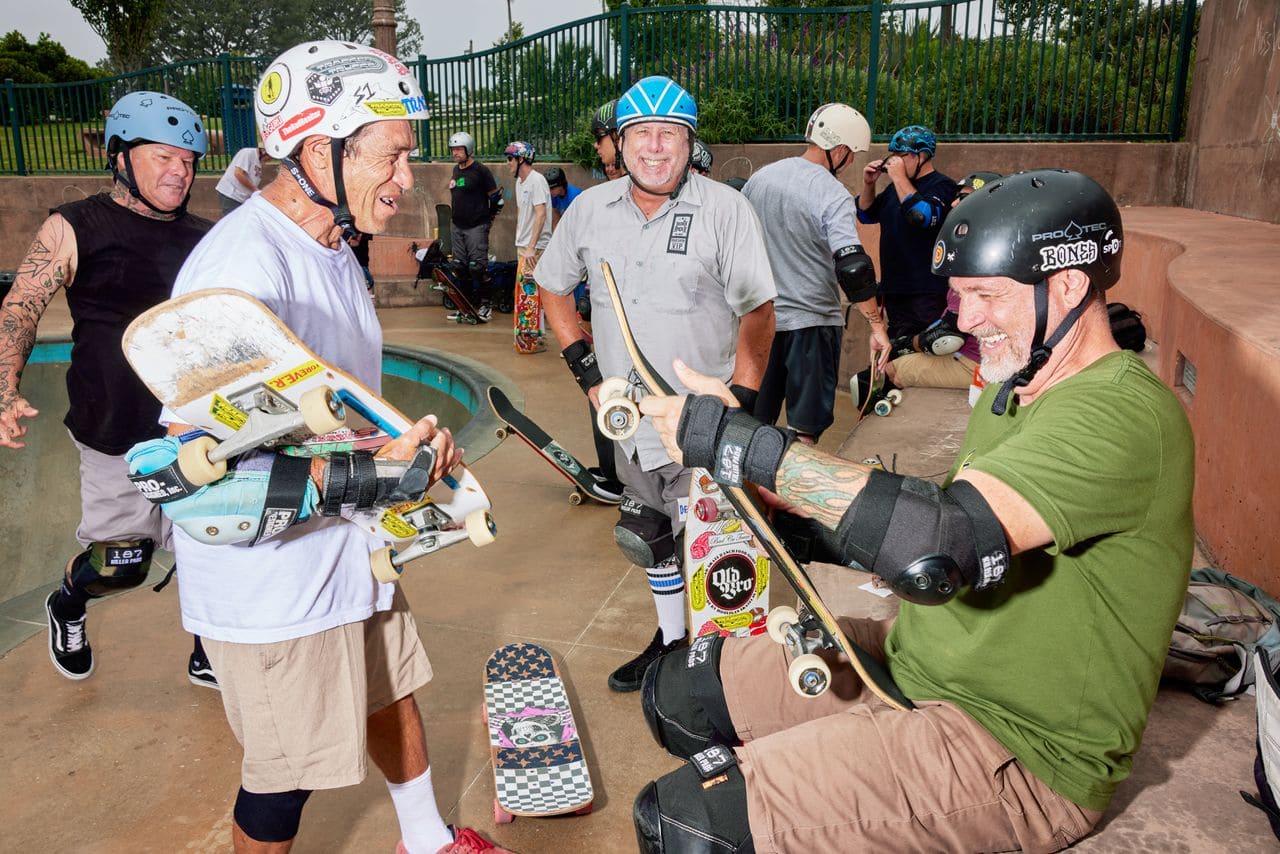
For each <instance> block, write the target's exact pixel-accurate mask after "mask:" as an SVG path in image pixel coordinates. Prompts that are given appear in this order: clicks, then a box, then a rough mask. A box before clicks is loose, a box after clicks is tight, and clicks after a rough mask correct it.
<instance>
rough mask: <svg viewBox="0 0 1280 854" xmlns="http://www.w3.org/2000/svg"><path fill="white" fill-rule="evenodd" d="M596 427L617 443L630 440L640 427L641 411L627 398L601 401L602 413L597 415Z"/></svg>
mask: <svg viewBox="0 0 1280 854" xmlns="http://www.w3.org/2000/svg"><path fill="white" fill-rule="evenodd" d="M596 426H598V427H599V428H600V432H601V433H603V434H604V435H606V436H608V437H609V438H610V439H612V440H614V441H615V442H618V441H621V440H623V439H629V438H631V437H632V436H633V435H635V432H636V428H637V427H639V426H640V410H639V408H638V407H637V406H636V405H635V403H634V402H632V401H630V400H628V399H627V398H625V397H614V398H613V399H611V400H609V401H607V402H606V401H604V400H601V402H600V411H599V412H597V413H596Z"/></svg>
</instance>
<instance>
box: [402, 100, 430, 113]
mask: <svg viewBox="0 0 1280 854" xmlns="http://www.w3.org/2000/svg"><path fill="white" fill-rule="evenodd" d="M400 103H401V104H404V107H405V110H407V111H408V112H410V113H420V112H422V111H423V110H425V109H426V108H427V99H426V98H422V97H417V96H415V97H412V98H401V99H400Z"/></svg>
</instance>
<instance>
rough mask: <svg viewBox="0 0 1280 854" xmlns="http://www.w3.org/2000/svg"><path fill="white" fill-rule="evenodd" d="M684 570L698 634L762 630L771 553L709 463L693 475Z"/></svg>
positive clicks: (739, 633) (693, 623)
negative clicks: (746, 522)
mask: <svg viewBox="0 0 1280 854" xmlns="http://www.w3.org/2000/svg"><path fill="white" fill-rule="evenodd" d="M684 572H685V587H686V589H687V590H688V591H689V625H690V626H691V627H692V628H693V633H694V635H695V636H696V635H712V634H719V635H758V634H761V633H762V632H764V630H765V615H766V614H767V613H768V611H769V556H768V555H767V554H764V553H763V552H762V551H761V549H760V547H759V545H758V544H757V541H756V538H755V535H754V534H752V533H751V530H750V529H749V528H748V527H747V526H746V525H744V524H743V523H742V519H741V518H739V516H738V512H737V510H735V509H734V507H733V504H732V503H730V501H729V500H728V499H727V498H726V497H725V496H724V493H723V492H722V491H721V489H720V485H719V484H718V483H716V482H715V481H714V480H712V478H711V475H710V474H709V473H708V472H707V470H706V469H698V468H696V469H693V471H692V476H691V477H690V478H689V517H688V519H686V520H685V523H684Z"/></svg>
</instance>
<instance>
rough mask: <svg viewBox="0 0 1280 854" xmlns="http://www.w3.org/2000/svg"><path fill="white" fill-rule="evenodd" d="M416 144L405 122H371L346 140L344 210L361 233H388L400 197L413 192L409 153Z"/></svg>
mask: <svg viewBox="0 0 1280 854" xmlns="http://www.w3.org/2000/svg"><path fill="white" fill-rule="evenodd" d="M415 144H416V143H415V140H414V136H413V128H412V127H411V126H410V124H409V122H407V121H404V120H397V121H385V122H374V123H373V124H370V125H366V126H365V127H364V128H362V129H361V132H360V133H359V134H358V135H355V136H353V137H351V138H350V139H348V141H347V147H346V152H347V156H346V157H345V158H344V160H343V173H342V175H343V181H344V183H345V185H346V190H347V206H348V207H349V208H350V209H351V213H352V215H353V216H354V217H355V220H356V228H358V229H359V230H360V231H363V232H364V233H366V234H382V233H383V232H385V231H386V230H387V226H388V224H389V223H390V222H391V218H392V217H393V216H395V215H396V211H397V210H399V203H400V197H401V195H403V194H404V193H406V192H408V191H409V190H411V189H412V188H413V173H411V172H410V171H409V152H410V151H412V150H413V149H414V147H415Z"/></svg>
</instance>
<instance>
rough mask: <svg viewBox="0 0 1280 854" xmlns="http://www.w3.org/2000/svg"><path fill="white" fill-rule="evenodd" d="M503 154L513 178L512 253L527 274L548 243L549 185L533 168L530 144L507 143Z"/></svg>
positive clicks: (534, 154)
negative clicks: (514, 247)
mask: <svg viewBox="0 0 1280 854" xmlns="http://www.w3.org/2000/svg"><path fill="white" fill-rule="evenodd" d="M506 155H507V165H508V166H510V167H511V175H512V177H514V178H515V179H516V254H517V255H518V256H519V257H520V259H521V260H522V261H523V262H524V265H523V266H524V270H525V272H526V273H527V272H529V271H530V270H532V269H533V267H534V266H535V265H536V264H537V261H538V256H539V255H540V254H541V253H542V250H543V249H546V248H547V244H548V243H550V242H551V188H550V186H548V185H547V179H546V178H544V177H543V175H542V173H541V172H539V171H538V170H537V169H534V168H533V161H534V160H535V159H536V158H537V153H536V152H535V151H534V149H533V146H532V145H530V144H529V143H527V142H521V141H519V140H517V141H515V142H513V143H511V144H510V145H508V146H507V150H506Z"/></svg>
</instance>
